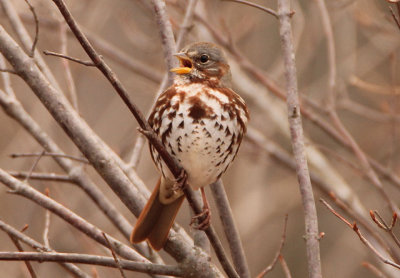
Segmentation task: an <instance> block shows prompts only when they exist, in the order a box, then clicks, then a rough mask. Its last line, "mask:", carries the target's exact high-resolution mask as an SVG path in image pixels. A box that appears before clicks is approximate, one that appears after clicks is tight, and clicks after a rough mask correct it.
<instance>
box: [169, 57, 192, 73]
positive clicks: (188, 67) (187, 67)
mask: <svg viewBox="0 0 400 278" xmlns="http://www.w3.org/2000/svg"><path fill="white" fill-rule="evenodd" d="M174 56H175V57H176V58H178V59H179V67H178V68H173V69H171V70H170V71H172V72H175V73H177V74H187V73H189V72H191V71H192V69H193V63H192V60H190V59H189V57H188V56H187V55H186V53H183V52H181V53H177V54H175V55H174Z"/></svg>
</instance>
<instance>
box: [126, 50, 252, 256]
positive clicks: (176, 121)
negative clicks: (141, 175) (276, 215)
mask: <svg viewBox="0 0 400 278" xmlns="http://www.w3.org/2000/svg"><path fill="white" fill-rule="evenodd" d="M175 56H176V57H177V58H178V60H179V67H177V68H173V69H171V71H172V72H174V73H176V75H175V77H174V82H173V84H172V85H171V86H170V87H169V88H168V89H166V90H165V91H164V92H163V93H162V94H160V96H159V97H158V99H157V100H156V103H155V105H154V108H153V110H152V112H151V114H150V116H149V119H148V122H149V124H150V126H151V127H152V129H153V130H154V132H155V133H156V135H157V136H158V137H159V139H160V140H161V143H162V144H163V146H164V147H165V148H166V150H167V151H168V152H169V154H170V155H171V156H172V157H173V159H174V160H175V161H176V162H178V163H179V164H180V165H181V166H182V167H183V169H184V172H185V173H186V179H185V181H186V183H187V184H188V185H189V186H190V187H191V188H192V189H194V190H198V189H200V190H201V193H202V197H203V213H202V214H201V215H202V216H204V219H205V220H203V222H202V223H201V224H199V225H198V228H199V229H205V228H207V227H208V225H209V219H210V215H211V212H210V209H209V205H208V202H207V199H206V195H205V191H204V187H205V186H207V185H209V184H212V183H214V182H215V181H217V180H218V179H219V178H220V177H221V176H222V174H223V173H224V172H225V171H226V170H227V168H228V166H229V165H230V164H231V162H232V161H233V160H234V158H235V157H236V154H237V152H238V150H239V146H240V144H241V142H242V138H243V136H244V135H245V133H246V126H247V122H248V120H249V111H248V109H247V106H246V104H245V102H244V100H243V99H242V98H241V97H240V96H239V95H238V94H237V93H235V92H234V91H233V90H232V89H231V72H230V67H229V65H228V62H227V58H226V56H225V53H224V52H223V50H222V48H221V47H219V46H217V45H215V44H213V43H209V42H196V43H192V44H189V45H187V46H186V47H184V48H183V49H182V50H181V51H180V52H179V53H177V54H175ZM149 146H150V154H151V157H152V159H153V162H154V163H155V165H156V166H157V168H158V170H159V172H160V173H161V177H160V179H159V180H158V182H157V184H156V186H155V188H154V190H153V192H152V194H151V196H150V198H149V200H148V202H147V204H146V205H145V207H144V209H143V210H142V212H141V214H140V216H139V218H138V220H137V222H136V224H135V227H134V229H133V231H132V234H131V237H130V241H131V242H132V243H139V242H141V241H144V240H146V239H147V241H148V242H149V244H150V246H151V247H152V248H153V249H154V250H160V249H161V248H163V247H164V245H165V243H166V241H167V238H168V234H169V230H170V229H171V227H172V225H173V223H174V221H175V217H176V215H177V213H178V211H179V208H180V207H181V205H182V202H183V200H184V194H183V190H182V188H181V187H179V186H177V184H179V181H177V180H176V179H175V177H174V176H173V175H172V173H171V172H170V170H169V169H168V167H167V165H166V164H165V163H164V162H163V160H162V158H161V156H160V155H159V154H158V152H157V150H156V149H155V148H154V147H153V146H152V145H151V144H149ZM196 217H199V215H198V216H195V218H196Z"/></svg>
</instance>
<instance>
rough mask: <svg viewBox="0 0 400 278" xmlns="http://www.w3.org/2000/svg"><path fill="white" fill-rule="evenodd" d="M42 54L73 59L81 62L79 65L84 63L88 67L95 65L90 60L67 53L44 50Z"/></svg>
mask: <svg viewBox="0 0 400 278" xmlns="http://www.w3.org/2000/svg"><path fill="white" fill-rule="evenodd" d="M43 54H45V55H49V56H56V57H60V58H64V59H67V60H70V61H73V62H75V63H78V64H81V65H84V66H88V67H95V66H96V65H95V64H94V63H93V62H92V61H82V60H80V59H78V58H74V57H70V56H68V55H64V54H60V53H56V52H52V51H48V50H44V51H43Z"/></svg>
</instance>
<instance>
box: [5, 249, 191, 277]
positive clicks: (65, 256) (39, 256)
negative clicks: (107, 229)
mask: <svg viewBox="0 0 400 278" xmlns="http://www.w3.org/2000/svg"><path fill="white" fill-rule="evenodd" d="M0 260H1V261H39V262H44V261H47V262H63V263H67V262H68V263H80V264H90V265H101V266H107V267H114V268H118V265H117V263H116V262H115V261H114V258H112V257H104V256H95V255H86V254H74V253H55V252H52V253H43V252H41V253H39V252H0ZM119 262H120V265H121V267H122V268H123V269H126V270H133V271H137V272H143V273H148V274H161V275H170V276H176V277H182V276H183V275H184V273H183V271H182V270H181V269H180V268H179V267H178V266H167V265H156V264H150V263H142V262H140V263H139V262H133V261H129V260H120V261H119Z"/></svg>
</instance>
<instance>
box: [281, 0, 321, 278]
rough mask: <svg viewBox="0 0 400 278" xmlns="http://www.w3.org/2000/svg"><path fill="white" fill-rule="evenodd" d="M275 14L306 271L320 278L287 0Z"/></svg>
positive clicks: (311, 195) (283, 1) (316, 234)
mask: <svg viewBox="0 0 400 278" xmlns="http://www.w3.org/2000/svg"><path fill="white" fill-rule="evenodd" d="M278 13H279V22H280V28H279V33H280V37H281V43H282V50H283V56H284V64H285V77H286V89H287V99H286V102H287V108H288V117H289V126H290V135H291V141H292V148H293V154H294V158H295V162H296V173H297V178H298V181H299V187H300V193H301V197H302V202H303V209H304V215H305V232H306V235H305V240H306V248H307V261H308V272H309V277H310V278H320V277H322V273H321V259H320V251H319V235H318V219H317V211H316V208H315V200H314V195H313V191H312V186H311V180H310V174H309V171H308V165H307V158H306V151H305V147H304V135H303V127H302V123H301V114H300V103H299V95H298V88H297V77H296V65H295V56H294V48H293V39H292V29H291V25H290V5H289V0H278Z"/></svg>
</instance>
